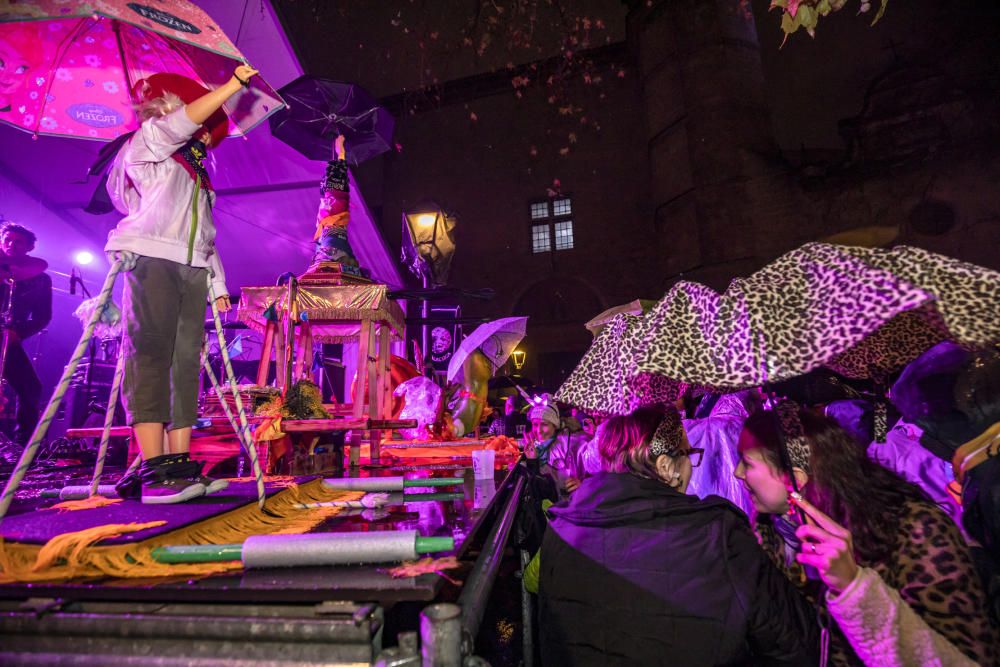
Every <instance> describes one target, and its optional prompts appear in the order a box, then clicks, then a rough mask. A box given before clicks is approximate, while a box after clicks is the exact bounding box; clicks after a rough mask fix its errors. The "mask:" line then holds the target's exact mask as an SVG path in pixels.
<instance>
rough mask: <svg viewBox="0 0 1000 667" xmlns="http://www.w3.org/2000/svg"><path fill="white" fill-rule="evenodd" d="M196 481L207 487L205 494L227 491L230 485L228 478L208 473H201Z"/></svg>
mask: <svg viewBox="0 0 1000 667" xmlns="http://www.w3.org/2000/svg"><path fill="white" fill-rule="evenodd" d="M194 481H196V482H198V483H199V484H201V485H202V486H204V487H205V495H206V496H210V495H212V494H213V493H218V492H219V491H225V490H226V488H228V487H229V480H228V479H215V478H212V477H209V476H208V475H200V476H198V477H196V478H195V480H194Z"/></svg>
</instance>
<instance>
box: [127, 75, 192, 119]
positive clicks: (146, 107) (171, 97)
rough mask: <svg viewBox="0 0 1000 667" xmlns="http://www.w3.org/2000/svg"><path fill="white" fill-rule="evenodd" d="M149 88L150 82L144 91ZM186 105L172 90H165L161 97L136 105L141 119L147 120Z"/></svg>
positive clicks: (136, 110)
mask: <svg viewBox="0 0 1000 667" xmlns="http://www.w3.org/2000/svg"><path fill="white" fill-rule="evenodd" d="M147 90H149V84H146V85H145V86H144V87H143V91H142V92H143V93H145V92H146V91H147ZM182 106H184V101H183V100H182V99H181V98H180V97H178V96H177V95H175V94H174V93H171V92H169V91H168V92H165V93H163V95H161V96H160V97H154V98H153V99H151V100H146V101H145V102H141V103H139V104H136V105H135V112H136V114H138V116H139V121H140V122H142V121H147V120H149V119H150V118H160V117H161V116H166V115H167V114H168V113H170V112H172V111H176V110H177V109H180V108H181V107H182Z"/></svg>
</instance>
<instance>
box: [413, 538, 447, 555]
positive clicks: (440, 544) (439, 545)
mask: <svg viewBox="0 0 1000 667" xmlns="http://www.w3.org/2000/svg"><path fill="white" fill-rule="evenodd" d="M454 548H455V538H453V537H420V536H419V535H418V536H417V546H416V552H417V553H418V554H432V553H436V552H438V551H452V550H453V549H454Z"/></svg>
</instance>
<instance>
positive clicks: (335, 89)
mask: <svg viewBox="0 0 1000 667" xmlns="http://www.w3.org/2000/svg"><path fill="white" fill-rule="evenodd" d="M280 94H281V96H282V97H283V98H284V99H285V101H286V103H287V105H288V106H287V107H285V108H284V109H281V110H280V111H278V112H276V113H275V114H273V115H272V116H271V117H270V119H269V120H268V122H270V124H271V134H273V135H274V136H276V137H277V138H279V139H281V140H282V141H284V142H285V143H286V144H288V145H289V146H291V147H292V148H294V149H295V150H297V151H298V152H299V153H302V155H305V156H306V157H307V158H309V159H311V160H329V159H330V158H331V157H332V154H333V140H334V139H336V138H337V135H339V134H343V135H344V138H345V139H346V142H347V156H348V159H349V160H351V162H353V163H355V164H358V163H360V162H364V161H365V160H368V159H370V158H373V157H375V156H376V155H381V154H382V153H384V152H386V151H387V150H389V149H390V148H391V147H392V130H393V128H394V127H395V125H396V121H395V120H394V119H393V117H392V114H390V113H389V112H388V111H386V110H385V109H384V108H382V107H380V106H379V104H378V102H377V101H376V100H375V98H373V97H372V96H371V95H370V94H369V93H368V92H367V91H365V90H364V89H363V88H362V87H361V86H358V85H355V84H353V83H344V82H343V81H331V80H330V79H321V78H319V77H315V76H308V75H306V76H300V77H299V78H297V79H296V80H295V81H292V82H291V83H290V84H288V85H287V86H285V87H284V88H282V89H281V91H280Z"/></svg>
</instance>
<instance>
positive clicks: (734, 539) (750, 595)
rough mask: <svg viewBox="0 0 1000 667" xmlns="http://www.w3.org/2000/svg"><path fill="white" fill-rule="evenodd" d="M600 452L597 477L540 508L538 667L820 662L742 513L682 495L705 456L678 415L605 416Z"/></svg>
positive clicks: (815, 642)
mask: <svg viewBox="0 0 1000 667" xmlns="http://www.w3.org/2000/svg"><path fill="white" fill-rule="evenodd" d="M599 449H600V452H601V456H602V459H603V460H604V468H605V471H604V472H601V473H599V474H597V475H594V476H592V477H589V478H587V479H586V480H584V481H583V483H582V484H581V485H580V488H579V489H578V491H577V492H576V493H574V494H573V495H572V496H571V497H570V499H569V500H568V501H564V502H562V503H560V504H558V505H556V506H554V507H552V508H551V509H550V510H549V516H550V523H549V526H548V530H547V531H546V534H545V537H544V539H543V542H542V548H541V551H542V557H541V562H540V572H539V627H540V633H541V653H542V661H543V663H544V664H546V665H560V666H572V665H611V664H614V665H626V664H627V665H685V666H686V667H700V666H702V665H704V666H709V665H734V664H754V663H767V664H786V665H816V664H818V662H819V629H818V627H817V625H816V621H815V614H814V612H813V610H812V609H811V607H810V605H809V603H808V602H807V601H806V600H805V599H804V598H803V597H802V596H800V595H799V593H798V592H797V591H796V590H795V588H794V587H793V586H792V585H791V584H790V583H789V582H788V580H787V579H785V578H784V576H783V575H782V574H781V572H779V571H778V570H777V569H776V568H775V567H774V566H773V565H772V564H771V563H770V561H769V560H768V558H767V556H766V554H765V553H764V552H763V550H762V549H761V548H760V546H759V545H758V544H757V540H756V539H755V537H754V535H753V532H752V531H751V530H750V526H749V524H748V522H747V519H746V517H745V516H744V515H743V513H742V512H740V511H739V510H738V509H736V508H735V507H734V506H733V505H732V504H731V503H729V502H727V501H725V500H723V499H722V498H718V497H714V496H710V497H708V498H706V499H704V500H700V499H698V498H697V497H694V496H690V495H687V494H686V490H687V486H688V482H689V481H690V479H691V471H692V468H693V467H695V466H696V465H697V464H698V463H700V458H701V454H702V452H701V451H699V450H696V449H692V448H691V447H690V445H689V444H688V442H687V438H686V436H685V435H684V430H683V428H682V426H681V422H680V417H679V415H678V414H677V412H676V410H671V411H670V412H668V413H667V414H666V415H664V414H663V412H661V411H659V410H657V409H652V408H643V409H640V410H637V411H636V412H634V413H632V414H631V415H629V416H625V417H613V418H611V419H609V420H608V421H606V422H605V423H604V425H603V427H602V429H601V441H600V445H599Z"/></svg>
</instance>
